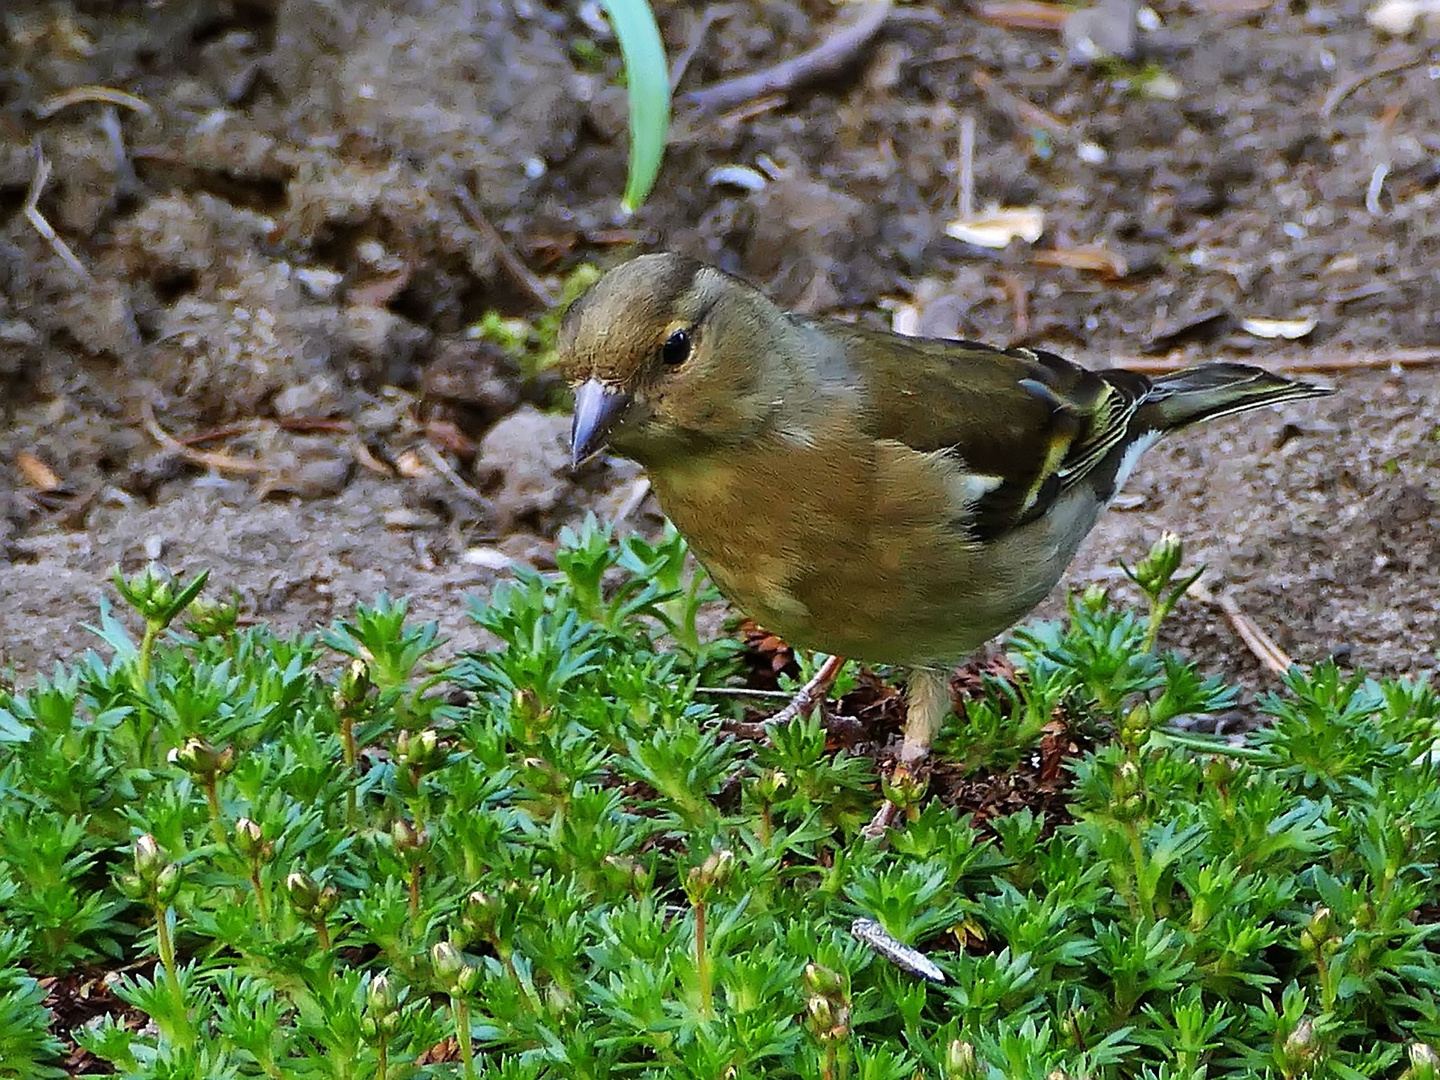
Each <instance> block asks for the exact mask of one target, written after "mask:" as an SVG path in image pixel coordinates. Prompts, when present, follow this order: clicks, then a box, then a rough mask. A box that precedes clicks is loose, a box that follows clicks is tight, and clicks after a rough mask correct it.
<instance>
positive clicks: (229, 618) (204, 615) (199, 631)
mask: <svg viewBox="0 0 1440 1080" xmlns="http://www.w3.org/2000/svg"><path fill="white" fill-rule="evenodd" d="M239 621H240V602H239V599H238V597H235V598H232V599H231V600H230V601H229V602H226V603H221V602H218V601H214V600H201V599H198V598H197V599H196V600H194V601H193V602H192V603H191V604H190V608H189V610H188V611H187V612H186V618H185V626H186V627H187V628H188V629H189V630H190V632H191V633H192V634H194V635H195V636H196V637H198V638H210V637H226V636H228V635H229V634H232V633H234V631H235V626H236V624H237V623H238V622H239Z"/></svg>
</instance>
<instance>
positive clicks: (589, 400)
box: [570, 379, 631, 466]
mask: <svg viewBox="0 0 1440 1080" xmlns="http://www.w3.org/2000/svg"><path fill="white" fill-rule="evenodd" d="M630 401H631V397H630V395H629V394H627V393H625V392H624V391H623V390H616V389H614V388H612V387H609V386H606V385H605V384H604V383H602V382H601V381H600V380H599V379H587V380H586V381H585V382H583V383H581V384H580V385H579V386H577V387H576V388H575V419H574V421H573V422H572V423H571V426H570V463H571V464H572V465H574V466H579V464H580V463H581V462H582V461H584V460H585V459H586V458H588V457H589V456H590V455H591V454H593V453H595V451H597V450H599V449H600V448H601V447H602V446H604V445H605V439H606V438H607V437H608V436H609V434H610V429H611V428H613V427H614V426H615V425H616V423H617V422H618V421H619V420H620V418H621V417H622V416H623V415H625V410H626V409H628V408H629V407H630Z"/></svg>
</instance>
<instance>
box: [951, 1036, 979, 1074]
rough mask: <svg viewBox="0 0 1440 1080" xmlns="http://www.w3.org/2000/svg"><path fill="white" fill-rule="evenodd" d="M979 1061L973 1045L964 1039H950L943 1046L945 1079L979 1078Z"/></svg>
mask: <svg viewBox="0 0 1440 1080" xmlns="http://www.w3.org/2000/svg"><path fill="white" fill-rule="evenodd" d="M979 1077H980V1062H979V1061H978V1060H977V1059H976V1057H975V1047H974V1046H972V1045H971V1044H970V1043H968V1042H966V1041H965V1040H964V1039H951V1040H950V1045H949V1046H947V1047H945V1080H979Z"/></svg>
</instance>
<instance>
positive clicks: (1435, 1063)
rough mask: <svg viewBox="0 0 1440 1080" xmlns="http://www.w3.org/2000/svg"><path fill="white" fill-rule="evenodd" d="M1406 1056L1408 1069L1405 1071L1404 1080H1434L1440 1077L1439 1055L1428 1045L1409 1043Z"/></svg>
mask: <svg viewBox="0 0 1440 1080" xmlns="http://www.w3.org/2000/svg"><path fill="white" fill-rule="evenodd" d="M1408 1054H1409V1056H1410V1068H1408V1069H1406V1070H1405V1073H1404V1080H1435V1078H1436V1077H1437V1076H1440V1054H1437V1053H1436V1052H1435V1048H1434V1047H1433V1046H1431V1045H1430V1044H1429V1043H1423V1042H1417V1043H1411V1044H1410V1048H1409V1050H1408Z"/></svg>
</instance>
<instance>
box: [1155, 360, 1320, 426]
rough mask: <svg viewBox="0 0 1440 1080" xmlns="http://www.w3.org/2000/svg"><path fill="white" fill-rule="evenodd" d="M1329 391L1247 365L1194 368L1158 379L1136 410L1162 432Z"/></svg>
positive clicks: (1205, 365)
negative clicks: (1146, 414) (1142, 412)
mask: <svg viewBox="0 0 1440 1080" xmlns="http://www.w3.org/2000/svg"><path fill="white" fill-rule="evenodd" d="M1334 392H1335V391H1334V389H1333V388H1332V387H1329V386H1317V385H1315V384H1314V383H1305V382H1300V381H1298V380H1296V379H1287V378H1286V377H1285V376H1283V375H1275V374H1273V373H1271V372H1269V371H1264V370H1262V369H1261V368H1257V367H1250V366H1249V365H1248V364H1199V365H1197V366H1195V367H1190V368H1185V369H1184V370H1183V371H1177V372H1175V373H1174V374H1173V375H1162V376H1160V377H1159V378H1158V379H1156V380H1155V383H1154V386H1153V387H1152V388H1151V390H1150V392H1149V393H1148V394H1146V395H1145V400H1144V402H1143V403H1142V404H1141V406H1140V408H1141V410H1143V411H1144V412H1147V413H1150V414H1151V419H1152V420H1153V421H1154V426H1155V427H1156V428H1158V429H1160V430H1168V429H1172V428H1181V427H1187V426H1188V425H1190V424H1198V423H1199V422H1200V421H1201V420H1213V419H1215V418H1216V417H1218V416H1229V415H1231V414H1232V413H1239V412H1245V411H1246V410H1247V409H1258V408H1261V407H1262V406H1265V405H1278V404H1279V403H1280V402H1282V401H1297V400H1299V399H1300V398H1310V397H1323V396H1325V395H1326V394H1333V393H1334Z"/></svg>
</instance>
